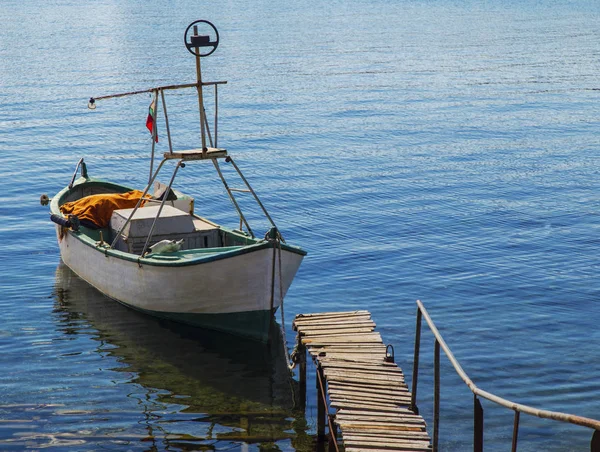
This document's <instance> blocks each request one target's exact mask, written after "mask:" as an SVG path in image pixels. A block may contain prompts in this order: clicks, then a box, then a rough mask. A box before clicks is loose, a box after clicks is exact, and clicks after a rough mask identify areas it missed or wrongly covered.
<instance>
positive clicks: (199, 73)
mask: <svg viewBox="0 0 600 452" xmlns="http://www.w3.org/2000/svg"><path fill="white" fill-rule="evenodd" d="M194 36H198V26H197V25H194ZM195 49H196V52H195V56H196V77H197V80H198V106H199V108H200V131H201V132H200V133H201V135H202V153H205V152H206V136H205V133H206V132H205V130H204V99H203V98H202V68H201V66H200V47H195Z"/></svg>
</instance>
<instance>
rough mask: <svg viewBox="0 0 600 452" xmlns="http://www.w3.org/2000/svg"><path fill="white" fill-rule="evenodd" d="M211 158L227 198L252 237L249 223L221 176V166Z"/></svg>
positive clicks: (252, 233)
mask: <svg viewBox="0 0 600 452" xmlns="http://www.w3.org/2000/svg"><path fill="white" fill-rule="evenodd" d="M211 160H212V162H213V165H215V169H216V170H217V173H218V174H219V177H220V178H221V182H223V185H224V186H225V190H227V194H228V195H229V199H231V202H232V203H233V206H234V207H235V210H237V213H238V215H239V216H240V222H241V221H243V222H244V224H245V225H246V228H247V229H248V232H249V233H250V235H251V236H252V237H254V232H252V229H251V228H250V225H249V224H248V222H247V221H246V217H244V214H243V213H242V209H240V206H239V205H238V203H237V201H236V200H235V196H233V194H232V193H231V189H230V188H229V185H228V184H227V181H226V180H225V177H224V176H223V173H222V172H221V168H219V162H217V159H211Z"/></svg>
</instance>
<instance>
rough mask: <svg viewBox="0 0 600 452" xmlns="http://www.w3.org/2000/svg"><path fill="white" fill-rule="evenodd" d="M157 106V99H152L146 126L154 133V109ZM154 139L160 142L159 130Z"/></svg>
mask: <svg viewBox="0 0 600 452" xmlns="http://www.w3.org/2000/svg"><path fill="white" fill-rule="evenodd" d="M155 108H156V99H155V100H153V101H152V103H151V104H150V107H149V108H148V117H147V118H146V128H147V129H148V130H149V131H150V133H151V134H152V133H153V130H154V109H155ZM154 141H156V142H157V143H158V131H157V132H156V134H155V135H154Z"/></svg>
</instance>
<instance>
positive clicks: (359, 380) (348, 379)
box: [327, 375, 406, 389]
mask: <svg viewBox="0 0 600 452" xmlns="http://www.w3.org/2000/svg"><path fill="white" fill-rule="evenodd" d="M327 381H328V382H330V383H356V384H365V385H366V384H368V385H369V386H383V387H384V388H386V387H387V388H394V389H397V388H399V387H406V385H405V384H404V381H399V380H396V381H394V380H375V379H373V378H370V379H368V380H366V379H365V378H363V377H355V376H352V375H350V376H344V375H336V376H335V377H334V376H330V377H329V378H328V379H327Z"/></svg>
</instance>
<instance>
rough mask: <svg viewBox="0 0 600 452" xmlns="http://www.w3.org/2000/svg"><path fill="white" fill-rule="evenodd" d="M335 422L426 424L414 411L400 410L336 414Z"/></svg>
mask: <svg viewBox="0 0 600 452" xmlns="http://www.w3.org/2000/svg"><path fill="white" fill-rule="evenodd" d="M335 419H336V422H338V423H339V424H340V425H341V424H343V423H348V424H349V423H353V422H355V423H357V424H365V425H388V424H389V425H393V424H419V425H426V424H425V421H424V420H423V418H422V417H421V416H419V415H417V414H414V413H406V412H400V413H398V414H395V415H394V416H390V415H387V416H369V415H368V414H365V413H362V414H358V415H349V414H345V415H343V416H341V415H340V416H336V417H335Z"/></svg>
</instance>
